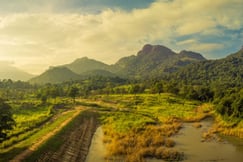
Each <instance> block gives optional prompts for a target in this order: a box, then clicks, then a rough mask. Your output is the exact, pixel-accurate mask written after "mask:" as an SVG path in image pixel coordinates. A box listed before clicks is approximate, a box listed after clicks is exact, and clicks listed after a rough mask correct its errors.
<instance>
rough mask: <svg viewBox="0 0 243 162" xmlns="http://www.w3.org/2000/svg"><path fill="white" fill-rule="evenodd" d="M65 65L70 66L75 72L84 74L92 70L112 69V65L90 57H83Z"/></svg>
mask: <svg viewBox="0 0 243 162" xmlns="http://www.w3.org/2000/svg"><path fill="white" fill-rule="evenodd" d="M64 66H65V67H67V68H69V69H70V70H72V71H73V72H75V73H77V74H82V73H85V72H90V71H92V70H106V71H110V66H109V65H107V64H105V63H103V62H100V61H96V60H93V59H89V58H88V57H83V58H79V59H76V60H75V61H74V62H72V63H70V64H67V65H64Z"/></svg>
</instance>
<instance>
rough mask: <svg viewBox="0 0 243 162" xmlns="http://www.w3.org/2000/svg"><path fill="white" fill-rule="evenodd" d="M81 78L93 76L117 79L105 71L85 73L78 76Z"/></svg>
mask: <svg viewBox="0 0 243 162" xmlns="http://www.w3.org/2000/svg"><path fill="white" fill-rule="evenodd" d="M80 75H81V76H82V77H83V78H84V77H93V76H103V77H117V75H116V74H114V73H111V72H109V71H106V70H99V69H98V70H91V71H86V72H83V73H82V74H80Z"/></svg>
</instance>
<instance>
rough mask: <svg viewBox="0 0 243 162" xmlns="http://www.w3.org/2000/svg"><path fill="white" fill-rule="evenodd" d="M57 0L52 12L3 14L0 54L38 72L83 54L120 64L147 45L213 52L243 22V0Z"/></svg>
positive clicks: (220, 47) (50, 9) (50, 8)
mask: <svg viewBox="0 0 243 162" xmlns="http://www.w3.org/2000/svg"><path fill="white" fill-rule="evenodd" d="M26 2H27V1H26ZM46 2H47V1H46ZM54 2H57V1H53V3H45V4H48V5H44V7H43V8H45V11H46V12H19V13H7V14H2V15H0V58H4V59H9V60H13V61H15V62H16V64H17V65H18V66H19V67H22V68H24V69H26V70H27V71H31V70H32V71H33V72H34V73H38V72H41V71H44V70H45V69H46V68H47V67H48V66H51V65H58V64H64V63H69V62H71V61H73V60H74V59H75V58H79V57H83V56H88V57H91V58H95V59H97V60H101V61H104V62H106V63H114V62H115V61H117V60H118V59H119V58H121V57H123V56H128V55H131V54H136V52H137V51H138V50H139V49H140V48H141V47H142V46H143V45H144V44H145V43H152V44H153V43H156V44H157V43H158V44H163V45H166V46H168V47H170V48H172V49H175V48H176V49H180V48H189V49H190V50H195V51H198V52H208V53H210V52H213V51H215V50H220V49H223V48H224V44H226V42H228V41H230V40H226V39H225V38H226V37H227V38H229V37H230V35H231V34H230V33H228V32H227V30H233V31H235V32H237V31H239V30H241V29H242V26H243V20H242V15H243V11H242V9H241V7H240V6H242V4H243V2H242V1H241V0H216V1H212V0H197V1H191V0H173V1H165V0H158V1H156V2H154V3H152V4H151V5H150V6H149V7H147V8H139V9H135V8H134V9H133V10H129V11H128V10H123V9H121V8H120V9H119V8H106V9H104V10H102V11H101V12H99V13H82V12H63V13H62V12H55V11H53V8H55V7H56V6H55V5H57V4H56V3H54ZM58 2H60V1H58ZM63 2H65V1H63ZM40 3H44V2H40ZM16 4H17V3H16ZM8 5H9V4H8ZM26 5H29V6H28V7H27V8H31V4H29V3H28V4H25V6H26ZM59 5H61V4H59ZM36 6H37V5H36V3H35V5H33V8H35V7H36ZM33 8H32V9H33ZM181 37H182V38H183V37H186V39H181ZM179 38H180V40H181V41H177V40H179ZM209 38H210V41H207V40H208V39H209ZM222 38H224V39H222ZM232 39H233V38H232ZM237 39H239V40H242V35H240V36H238V38H237ZM212 40H213V41H212ZM234 41H235V40H234ZM29 62H31V65H30V63H29ZM33 63H36V66H35V67H36V68H30V67H32V66H34V65H33ZM38 64H39V65H38Z"/></svg>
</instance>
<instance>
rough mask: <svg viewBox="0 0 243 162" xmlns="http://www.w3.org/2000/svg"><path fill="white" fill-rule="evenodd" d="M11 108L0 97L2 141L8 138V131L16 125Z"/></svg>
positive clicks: (0, 134) (0, 136) (0, 137)
mask: <svg viewBox="0 0 243 162" xmlns="http://www.w3.org/2000/svg"><path fill="white" fill-rule="evenodd" d="M10 109H11V107H10V106H9V105H8V104H6V103H5V102H4V101H3V100H2V99H0V142H2V141H3V140H5V139H6V137H7V132H6V131H7V130H10V129H12V128H13V125H14V120H13V119H12V114H11V110H10Z"/></svg>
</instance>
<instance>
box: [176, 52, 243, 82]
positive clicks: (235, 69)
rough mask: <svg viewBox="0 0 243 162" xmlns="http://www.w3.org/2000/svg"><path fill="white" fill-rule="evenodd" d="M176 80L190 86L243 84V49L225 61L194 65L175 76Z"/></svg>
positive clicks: (203, 62)
mask: <svg viewBox="0 0 243 162" xmlns="http://www.w3.org/2000/svg"><path fill="white" fill-rule="evenodd" d="M172 77H174V78H175V79H176V80H181V81H184V82H187V83H190V84H202V83H204V84H210V83H215V84H232V86H238V85H239V86H240V85H242V83H243V49H241V50H240V51H238V52H236V53H234V54H231V55H229V56H227V57H225V58H223V59H218V60H207V61H202V62H198V63H193V64H190V65H188V66H186V67H185V68H183V69H181V70H179V71H178V72H176V73H175V74H174V76H172Z"/></svg>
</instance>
